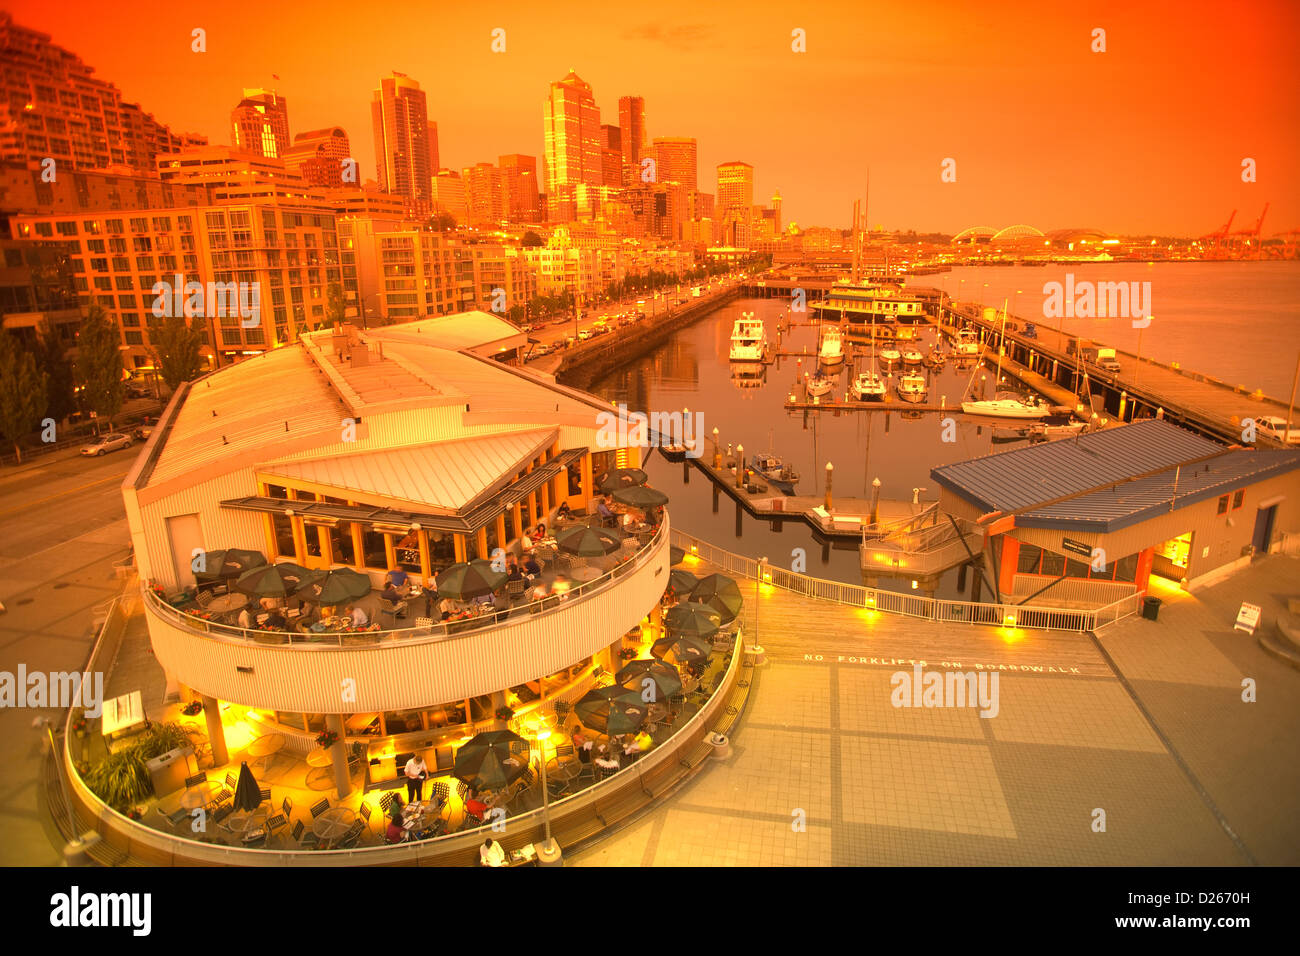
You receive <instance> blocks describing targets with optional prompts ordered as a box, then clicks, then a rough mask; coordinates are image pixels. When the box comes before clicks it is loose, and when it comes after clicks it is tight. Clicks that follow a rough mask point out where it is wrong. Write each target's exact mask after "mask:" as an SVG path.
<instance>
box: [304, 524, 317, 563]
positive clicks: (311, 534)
mask: <svg viewBox="0 0 1300 956" xmlns="http://www.w3.org/2000/svg"><path fill="white" fill-rule="evenodd" d="M304 531H305V534H306V537H307V555H308V557H312V558H319V557H321V551H320V526H319V525H314V524H309V525H307V527H306V528H305V529H304Z"/></svg>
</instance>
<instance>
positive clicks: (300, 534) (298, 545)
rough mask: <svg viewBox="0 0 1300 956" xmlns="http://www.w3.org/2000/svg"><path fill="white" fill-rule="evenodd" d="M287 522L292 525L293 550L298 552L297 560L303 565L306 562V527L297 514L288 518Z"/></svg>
mask: <svg viewBox="0 0 1300 956" xmlns="http://www.w3.org/2000/svg"><path fill="white" fill-rule="evenodd" d="M289 524H290V525H291V526H292V527H293V547H294V550H295V551H297V552H298V560H299V561H300V562H301V563H302V564H303V565H304V566H305V565H306V564H307V528H306V526H305V525H303V523H302V519H301V518H299V517H298V516H297V515H294V516H293V517H292V518H290V519H289Z"/></svg>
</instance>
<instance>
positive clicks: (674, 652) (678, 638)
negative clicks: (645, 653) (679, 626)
mask: <svg viewBox="0 0 1300 956" xmlns="http://www.w3.org/2000/svg"><path fill="white" fill-rule="evenodd" d="M712 651H713V648H712V647H710V646H709V644H708V643H707V642H706V641H704V640H702V639H700V638H698V637H692V636H690V635H689V634H670V635H668V636H667V637H661V638H660V639H659V640H657V641H655V642H654V644H652V645H651V646H650V653H651V654H653V655H654V656H655V657H657V658H659V660H661V661H667V662H668V663H670V664H678V665H681V664H698V663H701V662H703V661H706V660H708V659H709V654H710V653H712Z"/></svg>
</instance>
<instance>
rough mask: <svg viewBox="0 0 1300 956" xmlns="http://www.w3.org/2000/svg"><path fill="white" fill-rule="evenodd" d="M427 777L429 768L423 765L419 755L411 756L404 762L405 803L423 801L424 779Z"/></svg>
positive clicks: (422, 759)
mask: <svg viewBox="0 0 1300 956" xmlns="http://www.w3.org/2000/svg"><path fill="white" fill-rule="evenodd" d="M428 775H429V768H428V767H427V766H426V765H425V763H424V758H423V757H421V756H420V755H419V754H412V755H411V759H410V760H408V761H406V802H407V803H410V802H412V801H415V800H423V799H424V778H425V777H427V776H428Z"/></svg>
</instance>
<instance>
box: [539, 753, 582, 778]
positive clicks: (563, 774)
mask: <svg viewBox="0 0 1300 956" xmlns="http://www.w3.org/2000/svg"><path fill="white" fill-rule="evenodd" d="M552 760H554V758H552ZM546 773H547V775H548V776H552V777H555V778H556V779H557V780H563V781H565V782H567V781H569V780H573V779H574V778H576V777H578V776H579V775H580V774H581V773H582V761H581V760H578V759H577V758H576V757H575V758H574V759H572V760H565V761H563V762H561V763H557V764H556V765H555V766H554V767H547V768H546Z"/></svg>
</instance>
